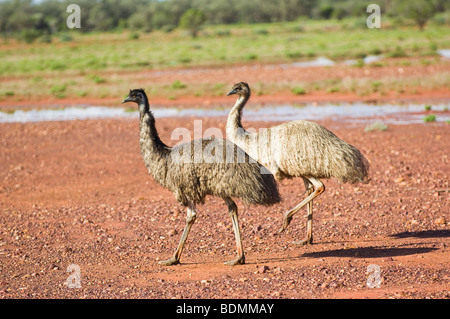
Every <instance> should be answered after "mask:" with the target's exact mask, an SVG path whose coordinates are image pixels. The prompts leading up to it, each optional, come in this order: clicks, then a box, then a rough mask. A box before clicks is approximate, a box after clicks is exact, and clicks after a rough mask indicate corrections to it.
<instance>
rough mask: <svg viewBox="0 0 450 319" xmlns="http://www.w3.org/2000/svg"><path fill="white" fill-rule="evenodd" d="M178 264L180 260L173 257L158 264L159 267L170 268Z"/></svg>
mask: <svg viewBox="0 0 450 319" xmlns="http://www.w3.org/2000/svg"><path fill="white" fill-rule="evenodd" d="M179 263H180V260H179V259H176V258H175V257H172V258H170V259H168V260H163V261H160V262H159V264H160V265H161V266H172V265H178V264H179Z"/></svg>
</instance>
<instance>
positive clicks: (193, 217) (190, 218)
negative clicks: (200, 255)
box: [159, 204, 197, 266]
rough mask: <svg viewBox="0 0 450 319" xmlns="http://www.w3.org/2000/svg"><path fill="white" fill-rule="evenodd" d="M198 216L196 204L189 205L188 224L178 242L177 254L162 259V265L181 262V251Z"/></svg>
mask: <svg viewBox="0 0 450 319" xmlns="http://www.w3.org/2000/svg"><path fill="white" fill-rule="evenodd" d="M196 218H197V214H196V213H195V206H194V205H193V204H191V205H189V206H188V208H187V216H186V226H185V227H184V231H183V234H182V235H181V239H180V243H179V244H178V248H177V250H176V251H175V254H174V255H173V257H172V258H170V259H168V260H164V261H160V262H159V264H160V265H162V266H171V265H176V264H179V263H180V257H181V252H182V251H183V247H184V243H185V242H186V239H187V237H188V235H189V231H190V230H191V227H192V225H193V224H194V222H195V220H196Z"/></svg>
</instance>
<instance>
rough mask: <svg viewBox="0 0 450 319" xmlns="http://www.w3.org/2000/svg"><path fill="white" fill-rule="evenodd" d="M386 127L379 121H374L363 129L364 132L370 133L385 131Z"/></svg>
mask: <svg viewBox="0 0 450 319" xmlns="http://www.w3.org/2000/svg"><path fill="white" fill-rule="evenodd" d="M387 128H388V127H387V125H386V124H384V123H383V122H381V121H376V122H375V123H372V124H370V125H368V126H366V127H365V128H364V132H371V131H386V130H387Z"/></svg>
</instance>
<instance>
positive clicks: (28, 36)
mask: <svg viewBox="0 0 450 319" xmlns="http://www.w3.org/2000/svg"><path fill="white" fill-rule="evenodd" d="M41 35H42V33H41V32H40V31H38V30H35V29H24V30H22V31H21V32H20V36H19V38H20V39H21V40H23V41H25V42H26V43H33V42H34V40H36V39H37V38H39V37H40V36H41Z"/></svg>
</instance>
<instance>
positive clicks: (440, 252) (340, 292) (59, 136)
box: [0, 118, 450, 299]
mask: <svg viewBox="0 0 450 319" xmlns="http://www.w3.org/2000/svg"><path fill="white" fill-rule="evenodd" d="M193 121H194V119H193V118H189V119H183V120H182V121H181V120H179V119H178V120H177V119H161V120H159V121H158V122H157V128H158V130H159V132H160V136H161V138H162V140H163V141H165V142H166V143H167V144H170V145H174V144H175V143H176V142H177V141H171V139H170V136H171V132H172V131H173V130H174V129H175V128H176V127H187V128H189V129H191V130H192V129H193ZM224 123H225V119H224V118H213V119H208V118H207V119H203V129H206V128H208V127H217V128H220V129H222V131H224ZM272 124H276V123H270V125H272ZM321 124H323V125H325V126H326V127H328V128H330V129H332V130H333V131H334V132H335V133H336V134H337V135H338V136H339V137H341V138H343V139H344V140H346V141H347V142H349V143H351V144H353V145H354V146H356V147H358V148H359V149H360V150H361V151H362V152H363V153H364V154H365V155H366V156H367V158H368V159H369V160H370V163H371V179H372V180H371V182H370V183H369V184H367V185H348V184H338V183H336V182H334V181H324V182H325V185H326V188H327V190H326V192H325V193H324V194H323V195H321V196H320V197H318V198H317V200H316V201H315V202H314V209H315V215H314V240H315V243H314V244H313V245H311V246H298V245H296V244H294V243H293V241H295V240H298V239H301V238H302V237H303V236H304V234H305V226H306V220H305V218H304V217H303V216H304V214H305V213H304V212H300V213H299V214H297V215H296V216H295V217H294V219H293V221H292V223H291V225H290V226H289V228H288V229H287V231H286V232H285V233H283V234H277V230H278V229H279V227H280V226H281V221H282V216H283V213H284V212H285V211H286V210H288V209H289V208H291V207H292V206H294V205H295V204H297V203H298V202H299V201H300V200H301V199H302V198H303V193H304V186H303V182H302V181H301V180H299V179H292V180H287V181H283V182H282V183H281V184H280V191H281V194H282V197H283V201H282V202H281V203H280V204H278V205H275V206H272V207H269V208H267V207H259V206H252V207H250V208H249V209H248V210H245V209H244V207H243V205H242V203H240V202H239V201H238V206H239V210H240V214H239V222H240V227H241V232H242V235H243V245H244V250H245V253H246V261H247V263H246V264H245V265H240V266H235V267H229V266H225V265H223V262H225V261H227V260H230V259H232V258H234V256H235V240H234V234H233V231H232V228H231V220H230V218H229V216H228V213H227V210H226V206H225V204H224V203H223V201H222V200H221V199H218V198H214V197H211V198H209V199H208V200H207V202H206V204H205V205H203V206H200V207H199V214H198V219H197V222H196V224H195V225H194V226H193V228H192V231H191V234H190V235H189V238H188V242H187V245H186V247H185V250H184V252H183V255H182V258H181V262H182V263H181V264H180V265H177V266H172V267H162V266H159V265H158V261H159V260H163V259H167V258H169V257H171V256H172V254H173V252H174V250H175V248H176V245H177V244H178V241H179V238H180V236H181V232H182V230H183V227H184V220H185V211H184V209H183V208H182V207H180V206H179V205H178V204H177V203H176V202H175V199H174V196H173V194H172V193H170V192H169V191H167V190H165V189H163V188H161V187H160V186H159V185H157V184H156V183H155V182H154V181H153V179H152V177H151V176H150V175H149V174H148V173H147V171H146V169H145V167H144V164H143V162H142V159H141V157H140V152H139V144H138V121H137V119H136V120H100V121H93V120H87V121H70V122H44V123H29V124H19V123H15V124H1V125H0V145H1V149H2V151H1V152H0V164H1V170H0V225H1V226H0V298H238V299H240V298H283V299H286V298H449V297H450V292H449V289H448V288H449V287H450V267H449V266H450V228H449V225H448V223H449V221H450V214H449V211H450V209H449V199H450V195H449V189H450V186H449V178H448V172H449V158H448V150H449V149H450V139H448V136H449V132H450V126H449V125H448V124H445V123H440V124H439V123H431V124H420V125H403V126H394V125H391V126H389V128H388V130H387V131H384V132H379V131H376V132H367V133H365V132H364V128H363V127H361V126H341V125H340V124H339V123H333V122H321ZM244 125H251V126H252V127H255V128H257V127H265V126H267V125H269V123H254V122H252V123H245V122H244ZM192 134H193V133H192ZM71 264H76V265H78V266H79V267H80V268H79V269H80V278H81V282H80V283H81V288H70V287H69V286H68V284H67V279H68V277H69V274H68V273H67V268H68V266H69V265H71ZM372 264H375V265H378V266H379V270H380V280H381V281H380V287H379V288H369V287H368V286H367V282H368V280H369V282H372V281H371V278H373V275H375V273H367V267H368V266H369V265H372Z"/></svg>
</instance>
